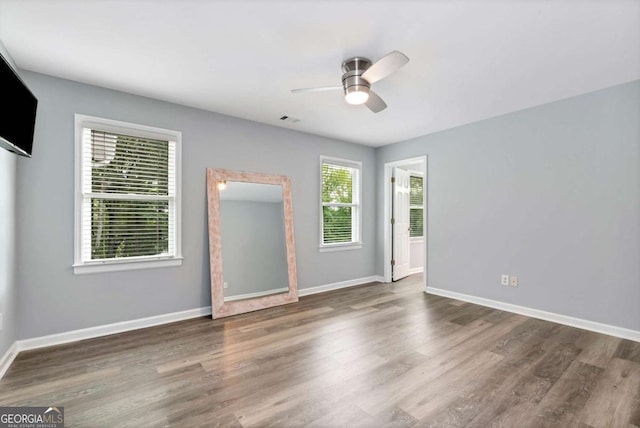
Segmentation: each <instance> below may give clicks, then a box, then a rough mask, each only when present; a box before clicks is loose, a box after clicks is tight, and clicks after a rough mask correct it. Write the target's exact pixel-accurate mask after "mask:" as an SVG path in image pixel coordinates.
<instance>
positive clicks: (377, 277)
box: [298, 275, 384, 297]
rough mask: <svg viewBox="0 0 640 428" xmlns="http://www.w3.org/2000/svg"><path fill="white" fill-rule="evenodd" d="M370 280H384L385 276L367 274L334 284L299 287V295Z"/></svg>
mask: <svg viewBox="0 0 640 428" xmlns="http://www.w3.org/2000/svg"><path fill="white" fill-rule="evenodd" d="M370 282H384V277H382V276H380V275H373V276H365V277H364V278H356V279H350V280H348V281H340V282H334V283H332V284H324V285H318V286H316V287H308V288H300V289H298V296H301V297H302V296H309V295H311V294H318V293H324V292H325V291H331V290H339V289H341V288H347V287H355V286H356V285H362V284H368V283H370Z"/></svg>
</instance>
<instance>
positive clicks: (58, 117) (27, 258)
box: [17, 72, 375, 338]
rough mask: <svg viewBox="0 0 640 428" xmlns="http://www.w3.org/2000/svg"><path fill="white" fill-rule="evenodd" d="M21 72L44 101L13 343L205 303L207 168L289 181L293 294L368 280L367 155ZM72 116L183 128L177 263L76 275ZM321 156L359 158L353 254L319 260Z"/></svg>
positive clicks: (23, 216) (21, 245)
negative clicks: (357, 238)
mask: <svg viewBox="0 0 640 428" xmlns="http://www.w3.org/2000/svg"><path fill="white" fill-rule="evenodd" d="M23 74H24V78H25V80H26V82H27V84H28V85H29V86H30V87H31V89H32V91H33V92H34V94H35V95H36V97H38V99H39V102H40V104H39V106H38V108H39V110H38V122H37V125H36V140H35V142H34V149H33V159H30V160H28V161H22V160H19V165H18V212H19V216H20V222H19V224H18V231H17V234H18V236H19V241H18V258H17V259H18V261H17V275H18V279H19V283H20V301H21V304H20V307H19V313H20V322H19V324H20V338H29V337H36V336H41V335H46V334H52V333H58V332H64V331H69V330H74V329H79V328H85V327H91V326H96V325H102V324H108V323H113V322H118V321H125V320H130V319H136V318H141V317H147V316H152V315H158V314H165V313H170V312H175V311H182V310H187V309H192V308H198V307H202V306H208V305H209V304H210V282H209V251H208V244H207V226H206V220H207V210H206V192H205V168H207V167H214V168H216V167H217V168H228V169H234V170H245V171H256V172H267V173H275V174H285V175H288V176H289V177H291V184H292V195H293V207H294V223H295V224H294V227H295V233H296V250H297V260H298V278H299V284H300V288H305V287H310V286H317V285H322V284H327V283H332V282H337V281H344V280H349V279H354V278H361V277H366V276H370V275H374V274H375V265H374V263H375V256H374V250H375V249H374V244H375V221H374V219H375V213H374V211H373V210H374V207H375V191H374V190H375V189H374V186H373V183H374V160H375V151H374V149H372V148H370V147H365V146H361V145H356V144H348V143H344V142H340V141H336V140H332V139H328V138H323V137H317V136H312V135H309V134H303V133H300V132H295V131H290V130H286V129H282V128H277V127H271V126H267V125H263V124H259V123H255V122H250V121H245V120H241V119H235V118H231V117H228V116H222V115H219V114H215V113H210V112H205V111H202V110H197V109H192V108H187V107H183V106H179V105H175V104H170V103H165V102H161V101H157V100H152V99H149V98H143V97H139V96H135V95H130V94H125V93H121V92H116V91H111V90H106V89H103V88H98V87H95V86H89V85H85V84H81V83H77V82H71V81H68V80H62V79H57V78H53V77H49V76H45V75H41V74H35V73H29V72H25V73H23ZM74 113H81V114H87V115H92V116H99V117H105V118H109V119H114V120H122V121H127V122H133V123H140V124H144V125H150V126H157V127H162V128H168V129H175V130H178V131H182V137H183V147H182V158H183V173H182V179H183V181H182V190H183V193H182V208H183V211H182V214H183V221H182V223H183V229H182V241H183V255H184V263H183V265H182V266H181V267H174V268H163V269H147V270H139V271H128V272H112V273H101V274H91V275H74V274H73V273H72V269H71V264H72V262H73V217H74V212H73V192H74V184H73V183H74V181H73V159H74V136H73V132H74V128H73V126H74V125H73V120H74V119H73V118H74V116H73V115H74ZM276 120H278V118H274V121H276ZM321 154H323V155H329V156H336V157H342V158H348V159H354V160H361V161H362V162H363V174H364V183H365V184H364V187H363V191H364V197H363V234H364V235H363V236H364V246H363V248H362V249H361V250H355V251H344V252H333V253H319V252H318V234H319V232H318V198H319V195H318V192H319V184H318V174H319V173H318V168H319V167H318V157H319V156H320V155H321ZM367 183H371V185H367Z"/></svg>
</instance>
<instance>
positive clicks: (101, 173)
mask: <svg viewBox="0 0 640 428" xmlns="http://www.w3.org/2000/svg"><path fill="white" fill-rule="evenodd" d="M91 125H94V124H91ZM109 128H112V127H110V126H108V124H105V126H100V123H98V124H95V125H94V126H80V127H79V131H80V132H81V136H80V141H79V143H80V151H81V153H80V156H79V158H80V165H79V175H80V177H79V178H80V180H79V184H80V191H79V193H78V195H77V197H78V198H79V204H78V205H79V207H78V208H79V212H78V213H76V215H77V216H79V220H80V221H79V225H78V226H77V227H78V228H79V235H80V236H79V239H76V245H77V246H78V248H77V249H76V263H75V265H74V266H78V265H87V264H89V265H91V264H94V265H95V264H109V263H124V262H144V261H150V260H152V261H154V260H167V259H172V258H175V257H178V256H179V255H180V254H179V245H178V243H179V239H178V229H179V228H178V222H177V219H178V217H179V216H178V204H177V201H176V197H177V193H178V188H177V187H178V186H177V184H178V180H177V165H178V162H177V144H178V142H177V141H174V140H172V139H169V138H166V139H165V138H156V137H150V136H145V135H144V134H145V132H141V133H139V134H138V133H136V132H135V129H134V130H131V131H132V132H126V130H125V131H124V132H123V131H120V130H118V129H109ZM146 134H148V133H146ZM169 137H170V136H169ZM77 171H78V169H77Z"/></svg>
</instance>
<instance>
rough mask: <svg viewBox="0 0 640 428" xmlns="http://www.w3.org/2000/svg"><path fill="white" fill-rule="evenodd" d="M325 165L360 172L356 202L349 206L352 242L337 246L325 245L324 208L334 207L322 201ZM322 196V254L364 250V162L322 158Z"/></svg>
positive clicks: (320, 173) (320, 176) (320, 200)
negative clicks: (323, 168)
mask: <svg viewBox="0 0 640 428" xmlns="http://www.w3.org/2000/svg"><path fill="white" fill-rule="evenodd" d="M324 163H328V164H331V165H337V166H344V167H347V168H354V169H356V170H357V171H358V180H357V189H354V190H355V191H352V195H354V196H353V198H354V199H356V201H352V203H351V204H349V206H351V207H352V208H354V209H352V210H351V213H352V214H351V215H352V218H351V224H352V225H354V226H353V227H352V230H351V242H345V243H335V244H325V243H324V221H323V215H324V214H323V211H322V208H323V207H324V206H325V205H333V204H330V203H325V202H323V201H322V165H323V164H324ZM319 167H320V172H319V178H320V186H319V190H320V194H319V196H318V200H319V202H320V204H319V207H320V209H319V214H320V217H319V220H320V221H319V223H320V246H319V251H320V252H328V251H345V250H358V249H360V248H362V162H360V161H354V160H349V159H342V158H336V157H331V156H323V155H321V156H320V163H319Z"/></svg>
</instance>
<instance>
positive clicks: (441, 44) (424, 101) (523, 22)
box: [0, 0, 640, 146]
mask: <svg viewBox="0 0 640 428" xmlns="http://www.w3.org/2000/svg"><path fill="white" fill-rule="evenodd" d="M0 40H1V41H2V42H3V43H4V45H5V46H6V48H7V50H8V51H9V53H10V54H11V56H12V57H13V59H14V60H15V62H16V63H17V65H18V66H19V67H20V68H23V69H26V70H32V71H36V72H40V73H45V74H50V75H53V76H58V77H63V78H67V79H72V80H77V81H80V82H85V83H90V84H94V85H99V86H103V87H107V88H113V89H118V90H122V91H126V92H130V93H134V94H139V95H145V96H148V97H152V98H157V99H161V100H166V101H171V102H175V103H179V104H184V105H188V106H193V107H198V108H202V109H206V110H211V111H215V112H219V113H223V114H227V115H231V116H236V117H240V118H245V119H250V120H254V121H258V122H263V123H268V124H271V125H276V126H282V127H285V128H291V129H297V130H300V131H304V132H309V133H313V134H319V135H324V136H328V137H334V138H338V139H341V140H346V141H352V142H358V143H362V144H367V145H371V146H380V145H384V144H388V143H393V142H398V141H402V140H405V139H408V138H412V137H417V136H420V135H425V134H428V133H432V132H436V131H440V130H443V129H447V128H451V127H455V126H459V125H462V124H466V123H470V122H474V121H478V120H481V119H485V118H489V117H494V116H497V115H501V114H504V113H508V112H512V111H516V110H520V109H523V108H527V107H531V106H535V105H540V104H544V103H548V102H551V101H555V100H559V99H563V98H567V97H571V96H575V95H579V94H582V93H586V92H590V91H594V90H597V89H602V88H606V87H609V86H613V85H616V84H619V83H623V82H628V81H631V80H635V79H639V78H640V0H627V1H619V0H592V1H589V0H582V1H581V0H555V1H550V0H516V1H514V0H511V1H507V0H503V1H495V0H486V1H470V0H469V1H461V0H450V1H444V0H442V1H407V2H403V1H370V2H363V1H358V2H347V1H306V0H298V1H293V0H290V1H280V2H274V1H259V2H258V1H254V2H246V1H245V2H241V1H204V0H200V1H196V0H182V1H177V0H176V1H140V0H131V1H118V0H102V1H89V0H85V1H82V0H76V1H71V0H67V1H52V0H31V1H8V0H0ZM392 50H399V51H401V52H403V53H405V54H406V55H407V56H409V58H410V59H411V61H410V62H409V63H408V64H407V65H406V66H405V67H404V68H402V69H401V70H400V71H399V72H397V73H396V74H394V75H392V76H390V77H388V78H387V79H385V80H383V81H380V82H378V83H376V84H375V85H374V89H375V90H376V92H377V93H378V94H379V95H380V96H381V97H382V98H383V99H384V100H385V101H386V102H387V104H388V105H389V107H388V108H387V109H386V110H384V111H383V112H381V113H378V114H374V113H371V112H370V111H369V110H368V109H367V108H365V107H363V106H350V105H347V104H346V103H345V102H344V99H343V97H342V95H341V93H340V92H325V93H310V94H292V93H291V92H290V90H291V89H293V88H300V87H310V86H336V85H340V76H341V70H340V64H341V63H342V61H343V60H344V59H346V58H349V57H352V56H356V55H358V56H364V57H368V58H370V59H372V60H376V59H378V58H379V57H381V56H383V55H385V54H387V53H388V52H390V51H392ZM282 115H288V116H292V117H296V118H299V119H300V120H301V121H300V122H298V123H295V124H294V123H285V122H282V121H280V120H279V117H280V116H282Z"/></svg>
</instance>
